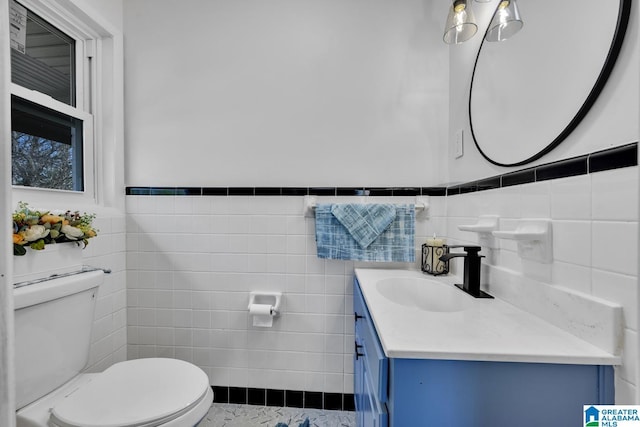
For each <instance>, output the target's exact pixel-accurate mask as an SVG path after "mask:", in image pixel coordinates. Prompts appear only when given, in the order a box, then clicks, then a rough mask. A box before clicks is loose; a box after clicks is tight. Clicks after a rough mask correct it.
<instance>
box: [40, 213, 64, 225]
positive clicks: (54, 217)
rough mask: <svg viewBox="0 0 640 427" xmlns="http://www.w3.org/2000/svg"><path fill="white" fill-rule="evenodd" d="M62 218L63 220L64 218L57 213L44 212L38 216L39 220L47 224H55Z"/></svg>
mask: <svg viewBox="0 0 640 427" xmlns="http://www.w3.org/2000/svg"><path fill="white" fill-rule="evenodd" d="M62 220H64V218H63V217H61V216H59V215H51V214H45V215H42V216H41V217H40V221H42V222H43V223H46V222H48V223H49V224H57V223H59V222H60V221H62Z"/></svg>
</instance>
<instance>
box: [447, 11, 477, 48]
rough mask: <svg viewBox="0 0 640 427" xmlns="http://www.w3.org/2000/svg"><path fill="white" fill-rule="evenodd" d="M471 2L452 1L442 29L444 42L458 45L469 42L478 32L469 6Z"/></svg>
mask: <svg viewBox="0 0 640 427" xmlns="http://www.w3.org/2000/svg"><path fill="white" fill-rule="evenodd" d="M470 3H471V0H453V3H452V4H451V8H450V9H449V16H447V23H446V25H445V28H444V37H443V39H444V42H445V43H447V44H458V43H462V42H465V41H467V40H469V39H470V38H471V37H473V35H474V34H475V33H476V31H478V26H477V25H476V19H475V17H474V16H473V11H472V10H471V6H470Z"/></svg>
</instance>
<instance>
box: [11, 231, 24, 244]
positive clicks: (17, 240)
mask: <svg viewBox="0 0 640 427" xmlns="http://www.w3.org/2000/svg"><path fill="white" fill-rule="evenodd" d="M13 243H16V244H18V245H21V244H23V243H25V241H24V238H23V237H22V236H21V235H20V234H16V233H13Z"/></svg>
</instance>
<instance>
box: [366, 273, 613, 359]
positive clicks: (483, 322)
mask: <svg viewBox="0 0 640 427" xmlns="http://www.w3.org/2000/svg"><path fill="white" fill-rule="evenodd" d="M355 272H356V277H357V278H358V282H359V283H360V287H361V289H362V293H363V295H364V298H365V301H366V303H367V307H368V308H369V311H370V314H371V317H372V319H373V322H374V324H375V327H376V330H377V333H378V336H379V338H380V341H381V343H382V347H383V349H384V352H385V354H386V355H387V356H388V357H392V358H410V359H443V360H478V361H496V362H530V363H562V364H584V365H617V364H620V363H621V357H620V356H616V355H613V354H610V353H607V352H606V351H604V350H602V349H600V348H598V347H596V346H594V345H592V344H590V343H588V342H586V341H583V340H582V339H579V338H577V337H576V336H574V335H572V334H570V333H568V332H566V331H564V330H562V329H560V328H558V327H556V326H553V325H551V324H550V323H547V322H545V321H544V320H542V319H541V318H539V317H536V316H534V315H532V314H529V313H527V312H525V311H523V310H521V309H518V308H516V307H514V306H513V305H511V304H508V303H506V302H504V301H502V300H499V299H497V298H496V299H476V298H473V297H472V296H470V295H467V294H466V293H464V292H462V291H459V292H460V298H467V299H468V306H467V308H466V309H464V310H462V311H457V312H433V311H426V310H421V309H419V308H416V307H408V306H406V305H401V304H397V303H394V302H392V301H390V300H389V299H387V298H386V297H384V296H383V295H382V294H381V293H380V292H379V291H378V290H377V282H378V281H379V280H382V279H386V278H394V277H405V278H411V277H414V278H420V279H423V280H425V286H429V281H432V280H435V281H437V282H441V283H446V284H448V285H450V286H453V284H454V283H457V282H459V280H456V278H455V277H452V276H441V277H433V276H428V275H426V274H424V273H422V272H420V271H411V270H388V269H367V268H357V269H356V270H355Z"/></svg>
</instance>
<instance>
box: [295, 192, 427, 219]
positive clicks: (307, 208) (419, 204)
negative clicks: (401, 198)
mask: <svg viewBox="0 0 640 427" xmlns="http://www.w3.org/2000/svg"><path fill="white" fill-rule="evenodd" d="M428 197H429V196H416V199H415V203H414V205H415V208H416V212H420V213H425V212H427V211H428V210H429V198H428ZM317 202H318V199H317V198H316V196H304V206H303V210H302V213H303V215H304V216H305V217H307V218H311V217H313V216H314V211H315V209H316V205H317V204H318V203H317Z"/></svg>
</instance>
